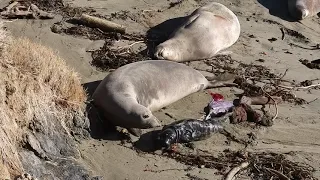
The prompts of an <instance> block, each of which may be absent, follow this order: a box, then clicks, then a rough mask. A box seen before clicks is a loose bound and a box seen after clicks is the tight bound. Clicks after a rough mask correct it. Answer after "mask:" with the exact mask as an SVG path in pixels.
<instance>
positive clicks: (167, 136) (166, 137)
mask: <svg viewBox="0 0 320 180" xmlns="http://www.w3.org/2000/svg"><path fill="white" fill-rule="evenodd" d="M177 138H178V137H177V133H176V131H175V130H174V129H173V128H167V129H165V130H163V131H162V132H161V133H159V135H158V137H157V144H158V145H159V146H160V147H161V148H164V149H169V148H170V146H171V144H173V143H174V142H176V140H177Z"/></svg>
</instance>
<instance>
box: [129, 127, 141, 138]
mask: <svg viewBox="0 0 320 180" xmlns="http://www.w3.org/2000/svg"><path fill="white" fill-rule="evenodd" d="M127 130H128V132H129V133H130V134H132V135H134V136H136V137H140V136H141V134H142V130H141V129H138V128H127Z"/></svg>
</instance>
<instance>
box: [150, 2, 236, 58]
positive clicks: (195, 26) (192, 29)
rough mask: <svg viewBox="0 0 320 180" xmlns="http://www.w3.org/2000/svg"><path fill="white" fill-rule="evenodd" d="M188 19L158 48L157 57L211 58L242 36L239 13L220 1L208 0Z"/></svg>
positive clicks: (187, 17)
mask: <svg viewBox="0 0 320 180" xmlns="http://www.w3.org/2000/svg"><path fill="white" fill-rule="evenodd" d="M185 18H186V20H185V22H184V23H182V25H181V26H180V27H178V28H177V29H176V30H175V31H174V32H173V33H172V34H171V35H170V36H169V39H168V40H166V41H165V42H163V43H161V44H159V45H158V46H157V47H156V49H155V53H154V56H155V57H156V58H157V59H161V60H170V61H176V62H184V61H194V60H201V59H206V58H211V57H213V56H214V55H216V54H218V53H220V52H221V51H222V50H224V49H226V48H228V47H230V46H231V45H233V44H234V43H235V42H236V41H237V40H238V38H239V36H240V23H239V20H238V18H237V16H236V15H235V14H234V13H233V12H232V11H231V10H229V9H228V8H227V7H226V6H224V5H222V4H220V3H216V2H211V3H208V4H207V5H205V6H203V7H200V8H198V9H196V10H195V11H194V12H193V13H192V14H191V15H189V16H186V17H185Z"/></svg>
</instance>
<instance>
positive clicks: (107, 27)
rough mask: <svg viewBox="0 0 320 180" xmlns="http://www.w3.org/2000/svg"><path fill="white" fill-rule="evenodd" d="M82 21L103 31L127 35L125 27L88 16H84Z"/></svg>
mask: <svg viewBox="0 0 320 180" xmlns="http://www.w3.org/2000/svg"><path fill="white" fill-rule="evenodd" d="M80 19H81V20H82V21H83V22H84V23H86V24H87V25H88V26H91V27H95V28H99V29H101V30H103V31H116V32H120V33H125V31H126V27H125V26H123V25H120V24H117V23H114V22H111V21H108V20H105V19H101V18H98V17H94V16H90V15H87V14H82V15H81V18H80Z"/></svg>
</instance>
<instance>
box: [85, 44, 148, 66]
mask: <svg viewBox="0 0 320 180" xmlns="http://www.w3.org/2000/svg"><path fill="white" fill-rule="evenodd" d="M137 42H139V43H141V42H142V41H137ZM137 42H135V43H132V44H130V45H128V46H126V47H120V48H112V45H113V41H106V42H105V44H104V45H103V47H101V48H100V49H98V50H95V51H93V52H91V57H92V62H91V64H92V65H94V66H96V67H97V68H98V69H99V70H103V71H108V70H110V69H116V68H119V67H121V66H123V65H126V64H129V63H132V62H138V61H143V60H148V59H151V58H149V57H146V56H144V55H143V54H141V53H136V52H134V51H133V50H131V47H132V46H133V45H135V44H137Z"/></svg>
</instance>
